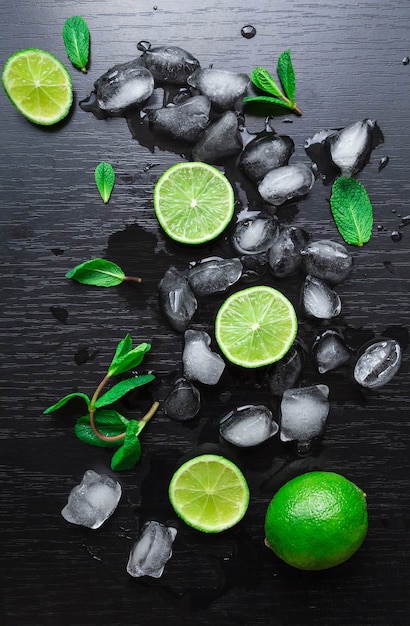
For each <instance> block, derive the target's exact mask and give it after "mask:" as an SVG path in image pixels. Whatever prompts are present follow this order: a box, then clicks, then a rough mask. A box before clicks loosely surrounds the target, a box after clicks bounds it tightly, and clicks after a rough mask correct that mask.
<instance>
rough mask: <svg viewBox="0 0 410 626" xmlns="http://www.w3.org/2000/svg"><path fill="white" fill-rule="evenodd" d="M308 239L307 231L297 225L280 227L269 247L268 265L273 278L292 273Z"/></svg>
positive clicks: (299, 260)
mask: <svg viewBox="0 0 410 626" xmlns="http://www.w3.org/2000/svg"><path fill="white" fill-rule="evenodd" d="M308 241H309V235H308V233H307V232H306V231H305V230H303V229H302V228H298V227H297V226H283V227H281V229H280V231H279V233H278V236H277V237H276V238H275V240H274V241H273V243H272V245H271V247H270V248H269V257H268V259H269V267H270V269H271V271H272V274H273V275H274V276H275V278H283V277H285V276H289V275H290V274H293V273H294V272H296V270H297V269H298V267H299V265H300V263H301V255H300V252H301V250H302V249H303V248H304V247H305V246H306V245H307V243H308Z"/></svg>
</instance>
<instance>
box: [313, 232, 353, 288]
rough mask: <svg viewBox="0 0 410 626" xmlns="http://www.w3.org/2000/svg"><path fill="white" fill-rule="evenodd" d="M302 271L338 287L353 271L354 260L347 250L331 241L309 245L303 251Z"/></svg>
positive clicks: (319, 240)
mask: <svg viewBox="0 0 410 626" xmlns="http://www.w3.org/2000/svg"><path fill="white" fill-rule="evenodd" d="M301 255H302V269H303V270H304V272H305V273H306V274H311V275H312V276H316V277H317V278H320V279H321V280H325V281H326V282H328V283H331V284H333V285H336V284H337V283H341V282H342V281H343V280H345V279H346V278H347V277H348V276H349V275H350V273H351V271H352V269H353V258H352V256H351V255H350V254H349V252H348V251H347V249H346V248H345V247H344V246H343V245H342V244H341V243H337V242H336V241H332V240H331V239H318V240H317V241H312V242H310V243H308V245H307V246H305V248H303V250H302V251H301Z"/></svg>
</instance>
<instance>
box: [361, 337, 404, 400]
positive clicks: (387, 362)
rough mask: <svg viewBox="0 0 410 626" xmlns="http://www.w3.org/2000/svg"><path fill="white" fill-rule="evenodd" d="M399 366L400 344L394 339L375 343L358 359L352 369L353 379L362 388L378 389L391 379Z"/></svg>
mask: <svg viewBox="0 0 410 626" xmlns="http://www.w3.org/2000/svg"><path fill="white" fill-rule="evenodd" d="M400 364H401V347H400V344H399V343H398V342H397V341H396V340H395V339H386V340H383V341H377V342H376V343H373V344H371V345H370V346H369V347H368V348H367V349H366V350H365V351H364V352H363V354H362V355H361V356H360V357H359V358H358V360H357V362H356V365H355V368H354V378H355V380H356V382H357V383H359V385H361V386H362V387H367V388H368V389H378V388H379V387H383V386H384V385H386V384H387V383H388V382H389V381H390V380H391V379H392V378H393V376H394V375H395V374H396V373H397V372H398V370H399V368H400Z"/></svg>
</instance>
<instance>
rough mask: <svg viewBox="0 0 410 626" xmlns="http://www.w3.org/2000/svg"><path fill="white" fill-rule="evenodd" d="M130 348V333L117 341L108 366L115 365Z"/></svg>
mask: <svg viewBox="0 0 410 626" xmlns="http://www.w3.org/2000/svg"><path fill="white" fill-rule="evenodd" d="M131 350H132V338H131V335H130V334H127V335H125V337H124V339H121V341H120V342H119V343H118V345H117V348H116V350H115V354H114V356H113V358H112V361H111V363H110V368H111V367H114V366H115V365H117V364H118V363H119V362H120V361H121V359H122V358H123V357H124V356H125V355H126V354H127V353H128V352H131Z"/></svg>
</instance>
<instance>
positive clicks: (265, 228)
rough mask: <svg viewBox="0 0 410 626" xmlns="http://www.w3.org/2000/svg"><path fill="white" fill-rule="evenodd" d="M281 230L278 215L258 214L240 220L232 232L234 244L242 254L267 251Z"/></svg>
mask: <svg viewBox="0 0 410 626" xmlns="http://www.w3.org/2000/svg"><path fill="white" fill-rule="evenodd" d="M278 231H279V222H278V219H277V217H276V216H270V215H256V216H253V217H250V218H247V219H244V220H241V221H240V222H238V224H237V225H236V227H235V230H234V231H233V233H232V244H233V247H234V248H235V250H236V251H237V252H239V253H240V254H259V253H261V252H266V251H267V250H269V248H270V247H271V245H272V243H273V242H274V241H275V238H276V237H277V234H278Z"/></svg>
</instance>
